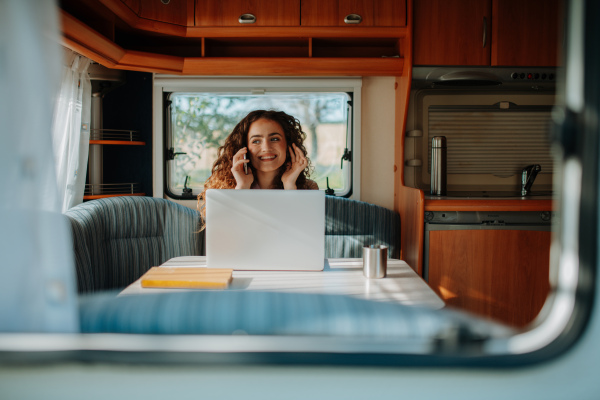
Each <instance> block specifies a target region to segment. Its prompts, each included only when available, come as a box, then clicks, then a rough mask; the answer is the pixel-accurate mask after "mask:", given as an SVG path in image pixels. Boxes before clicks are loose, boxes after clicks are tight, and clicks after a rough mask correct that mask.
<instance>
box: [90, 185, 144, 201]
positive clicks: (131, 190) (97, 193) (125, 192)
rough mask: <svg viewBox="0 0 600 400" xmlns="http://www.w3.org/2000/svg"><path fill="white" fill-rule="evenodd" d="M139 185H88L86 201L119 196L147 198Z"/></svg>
mask: <svg viewBox="0 0 600 400" xmlns="http://www.w3.org/2000/svg"><path fill="white" fill-rule="evenodd" d="M140 186H141V185H140V184H139V183H100V184H89V183H88V184H86V185H85V191H84V193H83V199H84V200H94V199H101V198H105V197H118V196H145V195H146V194H145V193H143V192H141V191H140Z"/></svg>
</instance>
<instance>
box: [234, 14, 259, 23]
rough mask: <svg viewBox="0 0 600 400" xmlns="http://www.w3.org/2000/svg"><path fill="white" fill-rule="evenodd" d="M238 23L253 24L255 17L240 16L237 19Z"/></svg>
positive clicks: (248, 15) (249, 15)
mask: <svg viewBox="0 0 600 400" xmlns="http://www.w3.org/2000/svg"><path fill="white" fill-rule="evenodd" d="M238 22H239V23H240V24H253V23H255V22H256V17H255V16H254V14H242V15H240V17H239V18H238Z"/></svg>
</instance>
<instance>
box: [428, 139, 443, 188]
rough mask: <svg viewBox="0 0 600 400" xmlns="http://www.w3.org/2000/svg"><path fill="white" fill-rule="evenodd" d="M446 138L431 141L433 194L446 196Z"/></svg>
mask: <svg viewBox="0 0 600 400" xmlns="http://www.w3.org/2000/svg"><path fill="white" fill-rule="evenodd" d="M446 151H447V148H446V137H445V136H435V137H434V138H433V139H431V194H432V195H435V196H445V195H446V186H447V185H446V184H447V182H446Z"/></svg>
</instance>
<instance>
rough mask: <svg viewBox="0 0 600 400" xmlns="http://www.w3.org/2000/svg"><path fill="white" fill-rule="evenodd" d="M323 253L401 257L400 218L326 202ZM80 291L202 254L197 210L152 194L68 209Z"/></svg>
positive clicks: (122, 282)
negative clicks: (372, 250)
mask: <svg viewBox="0 0 600 400" xmlns="http://www.w3.org/2000/svg"><path fill="white" fill-rule="evenodd" d="M325 214H326V219H325V256H326V257H328V258H353V257H358V258H360V257H362V247H363V246H368V245H371V244H376V245H380V244H383V245H386V246H388V247H389V252H388V256H389V257H390V258H399V257H400V217H399V215H398V214H397V213H395V212H393V211H391V210H388V209H386V208H383V207H379V206H375V205H373V204H368V203H365V202H360V201H355V200H349V199H346V198H341V197H330V196H327V197H326V200H325ZM66 215H67V216H68V217H69V219H70V221H71V227H72V231H73V240H74V251H75V261H76V267H77V283H78V287H79V292H80V293H86V292H93V291H99V290H109V289H115V288H120V287H124V286H127V285H129V284H130V283H132V282H133V281H135V280H136V279H138V278H139V277H140V276H141V275H143V274H144V272H146V271H147V270H148V269H150V268H151V267H153V266H156V265H160V264H162V263H164V262H165V261H167V260H168V259H170V258H173V257H179V256H187V255H205V254H206V253H205V250H204V231H202V232H200V233H198V230H199V221H200V219H199V215H198V213H197V212H196V211H195V210H192V209H189V208H187V207H184V206H181V205H179V204H176V203H174V202H171V201H168V200H164V199H157V198H153V197H112V198H106V199H100V200H93V201H90V202H87V203H83V204H80V205H78V206H76V207H73V208H72V209H70V210H69V211H67V213H66Z"/></svg>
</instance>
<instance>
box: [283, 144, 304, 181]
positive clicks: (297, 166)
mask: <svg viewBox="0 0 600 400" xmlns="http://www.w3.org/2000/svg"><path fill="white" fill-rule="evenodd" d="M288 150H289V152H290V159H291V161H290V162H288V164H287V169H286V171H285V172H284V173H283V175H282V176H281V182H282V183H283V188H284V189H288V190H295V189H297V187H296V180H297V179H298V176H299V175H300V173H301V172H302V171H304V169H305V168H306V166H307V165H308V160H307V159H306V157H305V156H304V153H303V152H302V150H300V148H299V147H298V146H296V144H295V143H292V146H290V147H288Z"/></svg>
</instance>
